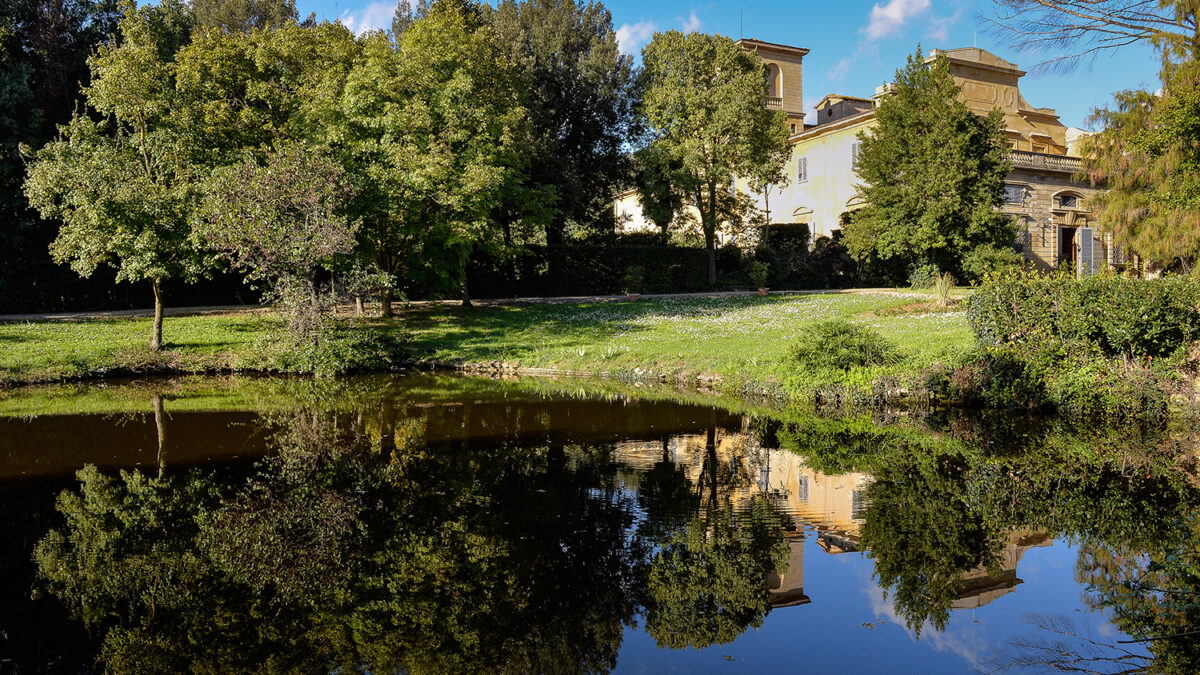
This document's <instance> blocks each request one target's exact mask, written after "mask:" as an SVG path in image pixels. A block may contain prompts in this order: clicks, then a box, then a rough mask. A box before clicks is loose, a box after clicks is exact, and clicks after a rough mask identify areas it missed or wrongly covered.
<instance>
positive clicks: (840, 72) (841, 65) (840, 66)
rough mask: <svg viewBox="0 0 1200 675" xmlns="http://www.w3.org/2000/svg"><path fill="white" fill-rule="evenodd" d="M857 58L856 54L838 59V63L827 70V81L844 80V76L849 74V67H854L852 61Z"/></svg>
mask: <svg viewBox="0 0 1200 675" xmlns="http://www.w3.org/2000/svg"><path fill="white" fill-rule="evenodd" d="M859 51H862V50H859ZM857 58H858V54H855V55H854V56H843V57H842V58H840V59H838V62H837V63H835V64H833V67H832V68H830V69H829V79H831V80H844V79H846V75H848V74H849V73H850V67H851V66H853V65H854V61H855V60H856V59H857Z"/></svg>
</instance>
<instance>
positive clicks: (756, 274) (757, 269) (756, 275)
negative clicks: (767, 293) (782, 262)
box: [746, 260, 771, 288]
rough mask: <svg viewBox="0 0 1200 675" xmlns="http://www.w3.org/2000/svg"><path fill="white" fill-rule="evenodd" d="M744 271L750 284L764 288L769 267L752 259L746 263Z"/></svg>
mask: <svg viewBox="0 0 1200 675" xmlns="http://www.w3.org/2000/svg"><path fill="white" fill-rule="evenodd" d="M746 273H747V275H748V276H749V277H750V285H752V286H754V287H755V288H766V287H767V278H768V276H769V275H770V273H771V268H770V267H769V266H768V265H767V263H765V262H759V261H757V260H754V261H751V262H749V263H747V264H746Z"/></svg>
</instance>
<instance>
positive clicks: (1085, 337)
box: [967, 276, 1200, 360]
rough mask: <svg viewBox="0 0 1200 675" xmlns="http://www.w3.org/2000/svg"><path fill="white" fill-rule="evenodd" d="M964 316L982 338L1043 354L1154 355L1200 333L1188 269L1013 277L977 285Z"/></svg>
mask: <svg viewBox="0 0 1200 675" xmlns="http://www.w3.org/2000/svg"><path fill="white" fill-rule="evenodd" d="M967 320H968V322H969V323H970V325H971V329H972V330H973V331H974V332H975V336H976V338H977V339H978V340H979V342H980V344H982V345H985V346H988V345H991V346H995V345H1014V346H1019V347H1021V348H1022V351H1030V352H1037V353H1040V354H1042V355H1044V356H1058V355H1064V354H1066V353H1067V352H1068V351H1075V350H1086V351H1087V352H1089V353H1091V354H1094V355H1097V356H1105V357H1126V358H1132V359H1137V360H1143V359H1148V358H1155V359H1157V358H1162V357H1165V356H1169V355H1171V354H1174V353H1176V352H1177V351H1178V350H1180V349H1184V348H1187V347H1188V346H1189V345H1191V344H1192V343H1193V342H1195V341H1196V340H1197V339H1200V283H1197V282H1196V281H1193V280H1192V279H1190V278H1185V277H1169V278H1164V279H1152V280H1145V279H1129V278H1124V277H1105V276H1094V277H1090V278H1087V279H1084V280H1082V281H1074V280H1067V279H1054V278H1050V279H1042V278H1033V277H1018V278H1015V279H1011V280H1005V281H999V282H996V283H993V284H989V285H986V286H984V287H983V288H980V289H979V290H977V291H975V293H973V294H972V295H971V297H970V298H969V299H968V301H967Z"/></svg>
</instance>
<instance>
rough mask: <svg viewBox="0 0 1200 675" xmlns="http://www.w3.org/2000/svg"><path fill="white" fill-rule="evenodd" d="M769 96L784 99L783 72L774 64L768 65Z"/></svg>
mask: <svg viewBox="0 0 1200 675" xmlns="http://www.w3.org/2000/svg"><path fill="white" fill-rule="evenodd" d="M767 96H769V97H771V98H783V71H781V70H779V66H777V65H775V64H774V63H768V64H767Z"/></svg>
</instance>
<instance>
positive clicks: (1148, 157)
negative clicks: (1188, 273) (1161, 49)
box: [1083, 57, 1200, 268]
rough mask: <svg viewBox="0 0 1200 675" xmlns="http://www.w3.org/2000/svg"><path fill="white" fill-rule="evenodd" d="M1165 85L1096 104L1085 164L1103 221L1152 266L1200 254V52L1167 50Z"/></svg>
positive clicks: (1094, 208)
mask: <svg viewBox="0 0 1200 675" xmlns="http://www.w3.org/2000/svg"><path fill="white" fill-rule="evenodd" d="M1161 77H1162V84H1163V86H1162V89H1161V91H1160V92H1157V93H1151V92H1149V91H1146V90H1136V91H1121V92H1117V93H1116V94H1115V95H1114V99H1115V102H1114V105H1113V106H1111V107H1105V108H1100V109H1098V110H1095V111H1093V113H1092V117H1091V119H1090V120H1089V122H1090V123H1091V124H1093V125H1096V126H1099V127H1100V129H1101V130H1100V131H1099V132H1098V133H1096V134H1094V135H1092V136H1089V137H1088V138H1087V139H1085V141H1084V146H1083V156H1084V160H1083V161H1084V171H1085V172H1086V174H1087V176H1088V178H1089V179H1090V180H1091V182H1092V183H1093V184H1103V185H1104V187H1105V188H1106V190H1105V191H1104V192H1101V193H1099V194H1097V195H1095V196H1094V197H1092V198H1091V199H1090V200H1089V204H1088V206H1089V208H1090V209H1091V210H1092V212H1093V213H1094V214H1095V215H1096V219H1097V221H1098V222H1099V225H1100V227H1102V228H1104V229H1105V230H1106V231H1108V232H1112V233H1113V236H1114V239H1115V240H1116V243H1118V244H1119V245H1121V246H1123V247H1124V248H1125V250H1126V251H1127V252H1129V253H1132V254H1135V255H1137V256H1139V257H1140V258H1141V259H1142V260H1143V262H1145V263H1149V264H1150V265H1151V266H1153V267H1160V268H1161V267H1168V266H1171V265H1172V264H1178V263H1183V264H1185V265H1191V264H1193V263H1194V261H1195V260H1196V258H1197V256H1200V173H1198V170H1200V146H1198V145H1197V144H1198V143H1200V60H1196V59H1195V58H1194V57H1193V58H1192V59H1189V60H1187V61H1182V62H1173V61H1172V60H1170V59H1168V58H1166V57H1164V62H1163V66H1162V70H1161Z"/></svg>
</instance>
